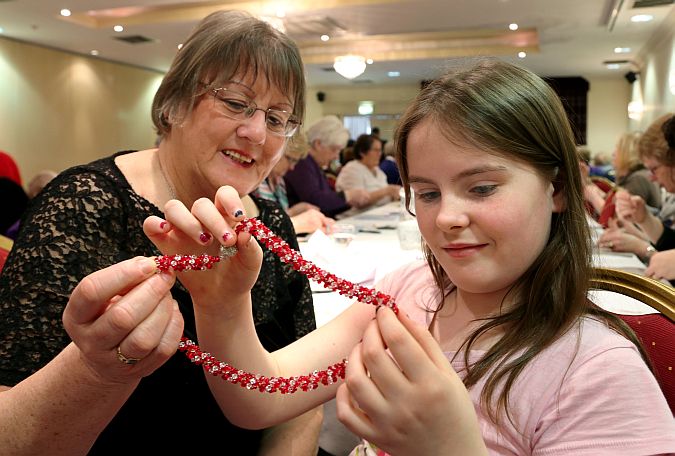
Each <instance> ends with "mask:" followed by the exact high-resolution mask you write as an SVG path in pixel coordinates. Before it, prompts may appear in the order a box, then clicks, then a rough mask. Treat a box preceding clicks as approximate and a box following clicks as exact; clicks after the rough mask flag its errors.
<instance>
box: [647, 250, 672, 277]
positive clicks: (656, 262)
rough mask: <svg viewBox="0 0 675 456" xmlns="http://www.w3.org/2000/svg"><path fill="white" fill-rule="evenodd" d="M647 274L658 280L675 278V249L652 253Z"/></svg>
mask: <svg viewBox="0 0 675 456" xmlns="http://www.w3.org/2000/svg"><path fill="white" fill-rule="evenodd" d="M645 275H646V276H647V277H651V278H653V279H656V280H663V279H666V280H675V249H670V250H664V251H662V252H656V253H655V254H654V255H652V257H651V259H650V260H649V267H648V268H647V270H646V271H645Z"/></svg>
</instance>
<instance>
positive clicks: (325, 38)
mask: <svg viewBox="0 0 675 456" xmlns="http://www.w3.org/2000/svg"><path fill="white" fill-rule="evenodd" d="M328 40H330V36H328V35H321V41H328Z"/></svg>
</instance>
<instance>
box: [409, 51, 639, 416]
mask: <svg viewBox="0 0 675 456" xmlns="http://www.w3.org/2000/svg"><path fill="white" fill-rule="evenodd" d="M428 118H430V119H432V120H433V121H434V123H435V125H437V126H438V127H439V128H440V129H441V131H442V132H443V134H444V135H445V136H446V137H447V138H448V140H450V141H458V142H462V143H465V144H471V145H474V146H477V147H480V148H481V149H482V150H485V151H487V152H489V153H494V154H495V155H499V156H503V157H510V158H513V159H514V160H517V161H519V162H523V163H528V164H530V165H531V166H533V167H534V168H535V169H536V170H537V171H538V172H539V173H541V175H543V176H545V177H546V178H548V179H550V180H551V181H552V182H553V185H554V188H555V191H556V192H562V193H563V195H564V199H565V202H566V207H565V210H564V211H563V212H561V213H555V214H552V219H551V232H550V237H549V240H548V243H547V244H546V246H545V247H544V250H543V251H542V252H541V253H540V255H539V256H538V257H537V259H536V260H535V261H534V263H533V264H532V265H531V266H530V267H529V269H528V270H527V271H526V272H525V273H524V274H523V275H522V276H521V277H520V278H519V279H518V280H517V281H516V282H515V283H514V284H513V285H512V287H511V289H510V290H509V292H508V297H509V298H510V299H512V300H513V301H514V305H513V306H512V307H509V309H507V310H505V311H504V312H503V313H501V314H500V315H499V316H497V317H494V318H490V319H487V320H485V322H484V323H483V324H482V325H481V326H480V327H479V328H478V329H477V330H476V331H475V332H473V333H472V334H471V335H470V337H469V338H468V339H467V340H466V341H465V343H464V346H463V347H464V360H465V364H466V369H467V370H466V376H465V377H464V384H465V385H466V387H467V388H469V387H471V386H473V385H475V384H476V383H477V382H478V381H479V380H480V379H481V378H483V377H484V376H486V375H487V380H486V384H485V388H484V389H483V391H482V392H481V405H482V407H483V408H484V409H485V410H486V411H487V412H488V416H490V418H491V419H492V420H493V421H494V422H498V421H499V418H498V417H499V414H498V412H499V410H500V409H503V410H504V411H505V413H506V415H507V416H508V417H509V419H511V417H510V414H509V410H508V397H509V392H510V390H511V387H512V386H513V384H514V382H515V380H516V378H517V377H518V375H519V374H520V373H521V372H522V371H523V369H524V368H525V366H527V364H528V363H529V362H530V361H531V360H532V359H533V358H534V357H536V356H537V355H538V354H539V353H541V352H542V350H544V349H545V348H546V347H548V346H550V345H551V344H552V343H553V342H555V341H556V340H557V339H558V338H560V337H561V336H562V335H563V334H564V333H565V332H567V331H568V330H570V329H571V328H572V327H573V326H574V325H578V324H579V323H580V317H582V316H584V315H591V316H593V317H595V318H597V319H600V320H603V321H605V322H606V323H607V324H608V325H609V326H610V327H612V328H613V329H614V330H616V331H617V332H619V333H620V334H622V335H624V336H625V337H627V338H628V339H630V340H631V341H632V342H633V343H635V344H636V345H637V346H638V347H640V343H639V342H638V340H637V338H636V337H635V335H634V334H633V332H632V331H631V330H630V328H628V326H627V325H625V324H624V323H623V322H622V321H621V320H620V319H619V318H617V317H615V316H613V315H612V314H610V313H608V312H605V311H604V310H602V309H599V308H597V307H595V306H593V305H592V303H590V302H589V301H588V299H587V292H588V288H589V283H590V282H589V281H590V276H591V274H592V266H591V248H592V247H591V241H590V239H591V238H590V234H589V228H588V224H587V222H586V216H585V209H584V205H583V196H582V184H581V177H580V173H579V166H578V159H577V154H576V147H575V144H574V140H573V135H572V130H571V128H570V125H569V122H568V120H567V117H566V114H565V111H564V109H563V106H562V104H561V102H560V100H559V98H558V97H557V95H556V94H555V93H554V92H553V90H552V89H551V88H550V87H549V86H548V84H547V83H546V82H544V81H543V80H542V79H541V78H539V77H538V76H536V75H534V74H533V73H531V72H529V71H528V70H525V69H523V68H520V67H517V66H514V65H510V64H507V63H504V62H500V61H498V60H492V59H484V60H480V61H478V62H477V63H474V64H473V65H471V66H470V67H466V68H463V69H459V70H454V71H452V72H449V73H446V74H445V75H444V76H442V77H441V78H439V79H437V80H434V81H433V82H431V83H430V84H429V85H427V86H426V87H425V88H424V89H423V90H422V91H421V92H420V94H419V95H418V96H417V98H416V99H415V101H414V102H413V103H412V105H411V106H410V107H409V108H408V110H407V111H406V113H405V114H404V116H403V117H402V119H401V121H400V123H399V127H398V129H397V133H396V146H397V151H396V153H397V162H398V164H399V167H400V170H401V178H402V181H403V186H404V188H405V194H406V204H407V205H408V206H409V205H410V200H411V198H410V185H409V175H408V163H407V141H408V136H409V135H410V132H411V131H412V130H413V129H414V128H415V127H416V126H417V125H419V124H420V122H422V121H423V120H425V119H428ZM542 197H543V195H542ZM543 222H544V221H543V220H542V223H543ZM424 250H425V256H426V258H427V262H428V263H429V266H430V268H431V271H432V273H433V275H434V278H435V281H436V284H437V285H438V287H439V289H440V290H441V293H442V294H445V293H447V291H448V289H449V287H450V279H451V278H448V276H447V275H446V273H445V272H444V270H443V268H442V267H441V265H440V263H439V262H438V261H437V260H436V258H435V257H434V256H433V254H432V252H431V250H430V249H429V248H428V247H427V246H425V247H424ZM496 327H505V328H506V329H507V330H506V331H505V334H504V336H503V337H502V338H501V339H500V340H499V341H498V342H497V343H496V344H495V345H494V346H492V347H491V348H490V349H489V350H488V351H487V352H486V353H485V355H484V356H483V357H482V358H481V359H480V360H478V361H477V362H476V363H474V364H471V365H470V364H469V353H470V351H471V347H472V346H473V344H474V343H475V342H476V340H477V339H478V338H479V337H480V336H481V335H483V334H484V333H486V332H487V331H490V330H491V329H493V328H496ZM643 357H644V358H645V359H646V356H645V355H644V352H643ZM500 385H503V389H502V390H501V393H500V394H499V396H498V398H497V404H496V405H497V406H496V407H492V406H491V404H492V401H493V396H494V394H495V393H496V392H497V391H498V387H499V386H500Z"/></svg>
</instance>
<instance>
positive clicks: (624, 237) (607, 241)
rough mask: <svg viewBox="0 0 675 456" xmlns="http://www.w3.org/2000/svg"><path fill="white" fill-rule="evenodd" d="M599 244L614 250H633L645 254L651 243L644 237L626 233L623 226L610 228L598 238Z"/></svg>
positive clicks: (635, 252)
mask: <svg viewBox="0 0 675 456" xmlns="http://www.w3.org/2000/svg"><path fill="white" fill-rule="evenodd" d="M615 226H616V225H615ZM598 245H599V246H600V247H602V248H606V249H609V250H612V251H613V252H631V253H634V254H636V255H638V256H643V255H644V253H645V252H646V251H647V247H649V245H650V244H649V242H648V241H645V240H644V239H641V238H639V237H636V236H633V235H632V234H629V233H626V232H625V231H623V230H622V229H621V228H608V229H606V230H605V231H604V232H603V233H602V235H601V236H600V238H599V239H598Z"/></svg>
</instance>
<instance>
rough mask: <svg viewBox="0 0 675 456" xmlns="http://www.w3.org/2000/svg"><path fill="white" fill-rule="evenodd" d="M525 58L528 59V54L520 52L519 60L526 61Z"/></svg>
mask: <svg viewBox="0 0 675 456" xmlns="http://www.w3.org/2000/svg"><path fill="white" fill-rule="evenodd" d="M525 57H527V52H523V51H520V52H519V53H518V58H519V59H524V58H525Z"/></svg>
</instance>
